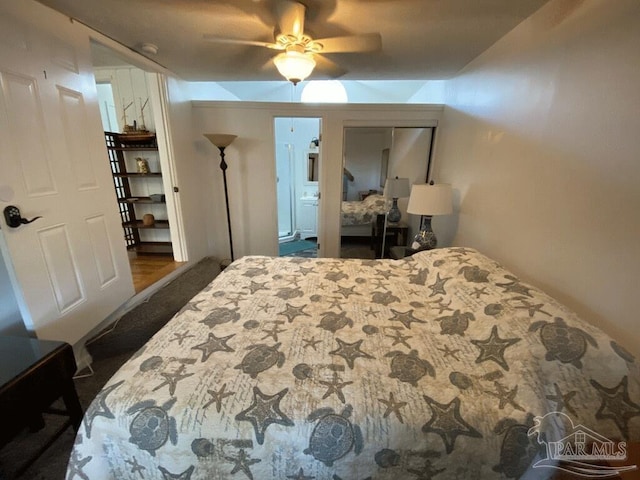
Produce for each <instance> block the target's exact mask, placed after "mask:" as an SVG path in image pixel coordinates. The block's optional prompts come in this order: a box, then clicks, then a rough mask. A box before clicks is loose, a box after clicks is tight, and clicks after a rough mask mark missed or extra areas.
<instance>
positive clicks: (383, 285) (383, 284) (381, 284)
mask: <svg viewBox="0 0 640 480" xmlns="http://www.w3.org/2000/svg"><path fill="white" fill-rule="evenodd" d="M373 283H375V284H376V285H375V288H376V289H377V288H382V289H386V287H387V285H388V282H385V281H384V280H382V279H381V278H376V279H375V280H374V281H373Z"/></svg>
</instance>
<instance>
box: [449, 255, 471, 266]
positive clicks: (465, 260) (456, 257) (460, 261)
mask: <svg viewBox="0 0 640 480" xmlns="http://www.w3.org/2000/svg"><path fill="white" fill-rule="evenodd" d="M451 258H452V259H453V260H455V261H456V262H458V265H464V264H468V265H471V264H470V263H469V259H468V258H463V257H462V256H460V255H452V256H451Z"/></svg>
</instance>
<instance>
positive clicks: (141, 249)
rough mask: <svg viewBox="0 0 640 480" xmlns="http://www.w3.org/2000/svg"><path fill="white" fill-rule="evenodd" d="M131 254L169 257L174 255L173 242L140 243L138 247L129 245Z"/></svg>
mask: <svg viewBox="0 0 640 480" xmlns="http://www.w3.org/2000/svg"><path fill="white" fill-rule="evenodd" d="M127 249H128V250H129V251H130V252H136V253H139V254H147V255H167V254H169V255H170V254H172V253H173V248H172V247H171V242H152V243H151V242H140V243H138V244H136V245H129V246H128V247H127Z"/></svg>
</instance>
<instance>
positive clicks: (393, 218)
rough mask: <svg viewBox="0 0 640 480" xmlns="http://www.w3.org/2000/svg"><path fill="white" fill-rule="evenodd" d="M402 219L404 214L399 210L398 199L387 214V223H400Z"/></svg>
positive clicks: (395, 199)
mask: <svg viewBox="0 0 640 480" xmlns="http://www.w3.org/2000/svg"><path fill="white" fill-rule="evenodd" d="M401 218H402V212H401V211H400V209H399V208H398V199H397V198H394V199H393V205H392V206H391V210H389V213H388V214H387V221H388V222H390V223H398V222H399V221H400V219H401Z"/></svg>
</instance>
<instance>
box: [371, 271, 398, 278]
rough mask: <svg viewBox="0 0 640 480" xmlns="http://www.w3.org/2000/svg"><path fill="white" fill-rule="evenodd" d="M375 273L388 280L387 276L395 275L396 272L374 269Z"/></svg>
mask: <svg viewBox="0 0 640 480" xmlns="http://www.w3.org/2000/svg"><path fill="white" fill-rule="evenodd" d="M376 273H377V274H378V275H380V276H381V277H384V278H385V280H389V277H395V276H396V274H395V273H393V272H390V271H387V270H380V269H376Z"/></svg>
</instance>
